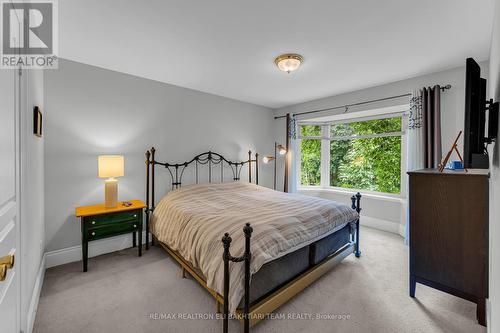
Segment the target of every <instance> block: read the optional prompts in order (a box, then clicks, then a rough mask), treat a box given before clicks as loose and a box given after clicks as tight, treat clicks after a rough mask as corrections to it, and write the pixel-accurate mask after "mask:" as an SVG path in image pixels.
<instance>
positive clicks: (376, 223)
mask: <svg viewBox="0 0 500 333" xmlns="http://www.w3.org/2000/svg"><path fill="white" fill-rule="evenodd" d="M360 223H361V225H362V226H366V227H370V228H374V229H379V230H382V231H387V232H391V233H393V234H396V235H402V236H404V226H401V224H399V223H396V222H389V221H386V220H382V219H377V218H375V217H370V216H364V215H361V218H360Z"/></svg>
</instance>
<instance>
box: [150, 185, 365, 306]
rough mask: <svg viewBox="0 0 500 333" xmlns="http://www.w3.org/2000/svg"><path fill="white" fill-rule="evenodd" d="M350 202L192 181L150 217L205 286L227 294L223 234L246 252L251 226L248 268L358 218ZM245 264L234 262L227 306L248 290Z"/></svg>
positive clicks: (240, 251)
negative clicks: (245, 230) (246, 231)
mask: <svg viewBox="0 0 500 333" xmlns="http://www.w3.org/2000/svg"><path fill="white" fill-rule="evenodd" d="M357 218H358V214H357V213H356V211H355V210H353V209H352V208H351V207H349V206H347V205H345V204H341V203H338V202H334V201H330V200H325V199H320V198H315V197H310V196H303V195H299V194H290V193H283V192H277V191H274V190H270V189H268V188H265V187H261V186H257V185H253V184H249V183H243V182H232V183H221V184H198V185H190V186H186V187H183V188H180V189H178V190H175V191H172V192H170V193H169V194H167V195H166V196H165V197H164V198H162V200H161V201H160V202H159V204H158V205H157V207H156V208H155V210H154V213H153V216H152V218H151V230H152V232H153V234H154V235H155V236H156V238H157V239H158V240H159V241H160V242H162V243H164V244H166V245H167V246H169V247H170V248H171V249H172V250H174V251H176V252H178V253H179V254H180V255H181V256H182V257H183V258H184V259H185V260H187V261H188V262H190V263H191V265H192V266H193V267H194V268H196V269H197V270H199V271H201V272H202V273H203V276H205V278H206V282H207V286H208V287H209V288H211V289H213V290H215V291H216V292H218V293H219V294H222V293H223V281H224V279H223V276H224V270H223V266H224V265H223V260H222V259H221V258H222V253H223V247H222V242H221V238H222V235H224V233H226V232H227V233H229V234H230V235H231V237H232V239H233V242H232V243H231V254H232V255H233V256H241V255H242V254H243V252H244V235H243V232H242V228H243V226H244V225H245V223H250V224H251V225H252V227H253V230H254V231H253V234H252V240H251V248H252V260H251V263H250V271H251V272H250V273H251V274H252V275H255V274H256V273H257V272H258V271H259V270H260V269H261V268H262V267H263V266H264V265H265V264H267V263H269V262H271V261H273V260H276V259H279V258H281V257H284V256H286V255H287V254H290V253H292V252H295V251H297V250H299V249H302V248H304V247H305V246H307V245H310V244H312V243H314V242H316V241H317V240H320V239H323V238H325V237H326V236H328V235H330V234H333V233H334V232H336V231H338V230H340V229H342V228H343V227H344V226H345V225H346V224H347V223H348V222H351V221H353V220H356V219H357ZM243 266H244V265H242V264H241V263H230V266H229V270H230V279H231V281H230V289H229V308H230V311H234V310H235V309H236V307H237V305H238V304H239V303H240V300H241V298H242V296H243V293H244V287H243V276H244V267H243Z"/></svg>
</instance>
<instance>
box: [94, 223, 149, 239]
mask: <svg viewBox="0 0 500 333" xmlns="http://www.w3.org/2000/svg"><path fill="white" fill-rule="evenodd" d="M141 227H142V223H140V222H137V221H127V222H120V223H114V224H109V225H103V226H99V227H96V228H91V229H88V230H87V231H86V233H87V239H88V240H89V241H91V240H96V239H100V238H104V237H108V236H115V235H120V234H125V233H129V232H134V231H137V230H139V229H140V228H141Z"/></svg>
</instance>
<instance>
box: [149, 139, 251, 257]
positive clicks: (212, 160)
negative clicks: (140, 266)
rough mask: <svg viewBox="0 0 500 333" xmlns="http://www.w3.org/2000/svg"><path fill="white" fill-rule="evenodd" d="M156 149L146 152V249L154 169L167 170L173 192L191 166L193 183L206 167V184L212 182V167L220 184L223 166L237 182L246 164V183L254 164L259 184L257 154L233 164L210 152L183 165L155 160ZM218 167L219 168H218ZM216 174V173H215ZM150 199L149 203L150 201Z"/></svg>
mask: <svg viewBox="0 0 500 333" xmlns="http://www.w3.org/2000/svg"><path fill="white" fill-rule="evenodd" d="M155 153H156V149H155V148H154V147H152V148H151V149H150V150H148V151H146V237H147V238H146V249H147V248H149V242H148V240H149V239H148V238H149V236H148V235H149V223H148V222H149V214H150V213H152V212H153V210H154V209H155V167H156V166H161V167H164V168H165V169H167V171H168V174H169V175H170V180H171V189H172V190H175V189H178V188H179V187H181V186H182V177H183V176H184V172H185V171H186V169H187V168H188V167H191V166H193V167H194V171H195V182H196V184H198V182H199V171H200V170H199V167H200V166H202V165H207V166H208V182H209V183H211V182H212V173H213V170H212V167H213V166H218V167H217V169H219V168H220V182H223V181H224V165H228V166H229V167H230V169H231V172H232V180H233V181H239V180H240V176H241V170H242V169H243V167H244V166H245V165H246V164H248V182H249V183H251V182H252V164H255V184H257V185H258V184H259V154H257V153H256V154H255V158H254V159H252V152H251V151H249V152H248V160H246V161H242V162H233V161H230V160H228V159H226V158H225V157H224V156H222V155H221V154H218V153H214V152H212V151H207V152H205V153H202V154H199V155H196V156H195V157H193V158H192V159H191V160H190V161H187V162H183V163H168V162H160V161H157V160H155ZM219 166H220V167H219ZM216 172H217V171H216ZM150 198H151V201H150Z"/></svg>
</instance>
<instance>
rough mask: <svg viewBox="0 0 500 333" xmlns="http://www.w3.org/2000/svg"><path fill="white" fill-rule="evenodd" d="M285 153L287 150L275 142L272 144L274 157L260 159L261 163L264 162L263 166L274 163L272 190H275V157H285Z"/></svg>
mask: <svg viewBox="0 0 500 333" xmlns="http://www.w3.org/2000/svg"><path fill="white" fill-rule="evenodd" d="M286 153H287V150H286V148H285V147H284V146H283V145H280V144H278V143H277V142H275V143H274V156H270V155H269V156H264V157H263V158H262V162H264V163H265V164H269V163H271V162H272V161H274V187H273V189H275V190H276V171H277V170H276V168H277V165H276V160H277V157H278V154H280V155H286Z"/></svg>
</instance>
